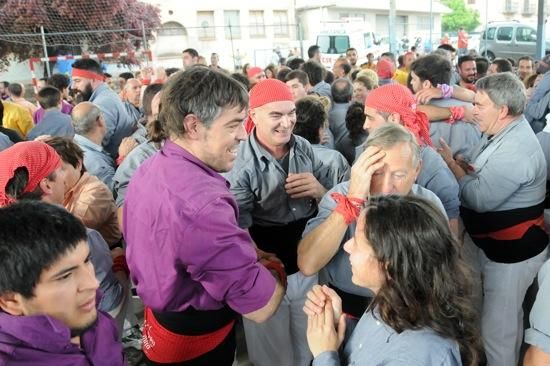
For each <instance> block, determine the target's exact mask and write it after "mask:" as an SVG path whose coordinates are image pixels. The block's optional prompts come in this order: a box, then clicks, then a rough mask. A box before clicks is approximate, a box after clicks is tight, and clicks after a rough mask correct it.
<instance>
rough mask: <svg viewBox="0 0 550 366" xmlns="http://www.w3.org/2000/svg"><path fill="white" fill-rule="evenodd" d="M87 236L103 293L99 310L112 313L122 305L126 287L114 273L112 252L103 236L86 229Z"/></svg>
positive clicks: (96, 274)
mask: <svg viewBox="0 0 550 366" xmlns="http://www.w3.org/2000/svg"><path fill="white" fill-rule="evenodd" d="M86 234H87V235H88V244H89V245H90V253H91V258H92V263H93V265H94V270H95V276H96V279H97V281H98V282H99V289H100V290H101V292H103V297H102V298H101V302H100V303H99V309H100V310H103V311H111V310H113V309H114V308H116V307H117V306H118V305H120V303H121V301H122V299H123V298H124V287H123V286H122V284H121V283H120V282H119V281H118V279H117V278H116V276H115V274H114V273H113V258H112V256H111V250H110V249H109V246H108V245H107V243H106V242H105V240H104V239H103V237H102V236H101V234H99V233H98V232H97V231H95V230H92V229H86Z"/></svg>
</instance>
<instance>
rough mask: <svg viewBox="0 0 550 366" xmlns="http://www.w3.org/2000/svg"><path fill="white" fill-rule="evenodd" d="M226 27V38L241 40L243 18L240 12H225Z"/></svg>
mask: <svg viewBox="0 0 550 366" xmlns="http://www.w3.org/2000/svg"><path fill="white" fill-rule="evenodd" d="M223 19H224V20H223V21H224V25H225V38H227V39H232V38H233V39H235V38H241V18H240V16H239V11H238V10H226V11H224V12H223Z"/></svg>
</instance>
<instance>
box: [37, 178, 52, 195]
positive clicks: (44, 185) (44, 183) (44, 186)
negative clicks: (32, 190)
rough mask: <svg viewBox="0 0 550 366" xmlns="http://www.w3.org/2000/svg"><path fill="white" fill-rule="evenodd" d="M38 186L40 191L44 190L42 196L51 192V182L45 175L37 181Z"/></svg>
mask: <svg viewBox="0 0 550 366" xmlns="http://www.w3.org/2000/svg"><path fill="white" fill-rule="evenodd" d="M38 186H39V187H40V189H41V190H42V192H44V196H47V195H49V194H52V193H53V187H52V182H51V181H50V180H49V179H48V178H47V177H46V178H43V179H42V180H41V181H40V183H38Z"/></svg>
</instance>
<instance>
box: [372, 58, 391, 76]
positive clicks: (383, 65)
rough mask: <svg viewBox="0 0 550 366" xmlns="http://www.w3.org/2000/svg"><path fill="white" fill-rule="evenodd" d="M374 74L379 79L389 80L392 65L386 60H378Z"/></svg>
mask: <svg viewBox="0 0 550 366" xmlns="http://www.w3.org/2000/svg"><path fill="white" fill-rule="evenodd" d="M376 73H377V74H378V77H379V78H380V79H391V78H392V76H393V65H392V64H391V62H390V61H388V60H386V59H384V58H383V59H380V61H378V62H377V63H376Z"/></svg>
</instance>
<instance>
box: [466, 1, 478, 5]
mask: <svg viewBox="0 0 550 366" xmlns="http://www.w3.org/2000/svg"><path fill="white" fill-rule="evenodd" d="M475 4H476V0H468V5H475Z"/></svg>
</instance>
